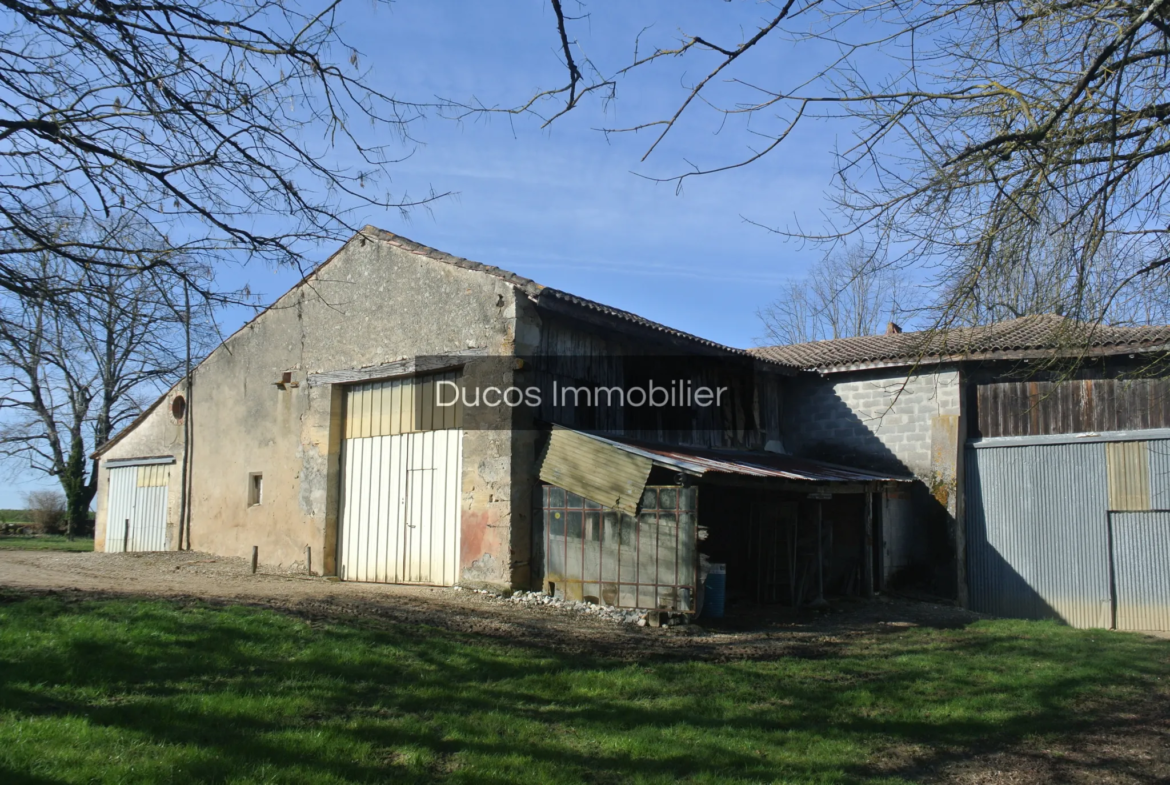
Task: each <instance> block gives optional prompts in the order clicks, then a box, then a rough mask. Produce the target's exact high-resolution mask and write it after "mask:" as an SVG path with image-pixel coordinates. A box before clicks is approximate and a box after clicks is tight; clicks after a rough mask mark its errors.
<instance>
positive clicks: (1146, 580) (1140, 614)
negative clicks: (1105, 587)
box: [1111, 511, 1170, 630]
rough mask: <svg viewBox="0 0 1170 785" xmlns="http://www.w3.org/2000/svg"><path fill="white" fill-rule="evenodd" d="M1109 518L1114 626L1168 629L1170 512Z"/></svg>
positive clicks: (1129, 628)
mask: <svg viewBox="0 0 1170 785" xmlns="http://www.w3.org/2000/svg"><path fill="white" fill-rule="evenodd" d="M1111 519H1112V525H1113V581H1114V586H1115V588H1116V592H1117V607H1116V613H1117V629H1119V630H1170V569H1168V566H1170V512H1164V511H1156V512H1122V513H1113V515H1112V516H1111Z"/></svg>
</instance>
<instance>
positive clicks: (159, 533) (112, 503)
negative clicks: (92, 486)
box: [106, 464, 171, 553]
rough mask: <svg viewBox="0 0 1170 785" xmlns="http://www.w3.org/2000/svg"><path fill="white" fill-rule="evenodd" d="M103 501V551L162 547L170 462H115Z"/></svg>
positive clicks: (163, 546)
mask: <svg viewBox="0 0 1170 785" xmlns="http://www.w3.org/2000/svg"><path fill="white" fill-rule="evenodd" d="M109 471H110V483H109V485H110V490H109V499H108V502H107V504H106V552H107V553H121V552H123V551H165V550H166V548H167V485H168V484H169V482H170V476H171V470H170V466H167V465H162V464H148V465H141V466H116V467H112V468H111V469H110V470H109Z"/></svg>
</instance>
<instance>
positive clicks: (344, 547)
mask: <svg viewBox="0 0 1170 785" xmlns="http://www.w3.org/2000/svg"><path fill="white" fill-rule="evenodd" d="M373 414H374V413H371V412H364V413H363V416H364V417H372V416H373ZM359 432H360V431H359ZM462 437H463V432H462V430H460V429H451V430H445V431H425V432H422V433H402V434H396V435H393V436H369V437H359V438H351V439H346V440H345V443H344V447H343V451H342V460H343V468H342V514H341V532H340V542H339V548H338V552H339V555H340V562H341V577H342V578H343V579H345V580H351V581H369V582H378V583H425V584H440V585H445V586H450V585H453V584H454V583H455V582H456V580H457V578H458V565H459V528H460V514H459V510H460V503H459V500H460V490H461V489H460V484H461V483H460V477H461V468H462V465H463V460H462V459H463V455H462V445H463V438H462Z"/></svg>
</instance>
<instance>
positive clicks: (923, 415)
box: [784, 368, 961, 481]
mask: <svg viewBox="0 0 1170 785" xmlns="http://www.w3.org/2000/svg"><path fill="white" fill-rule="evenodd" d="M786 398H787V403H788V406H787V410H786V412H785V416H784V420H785V444H786V445H787V446H788V448H789V449H790V450H791V451H792V452H794V453H796V454H799V455H806V456H808V457H815V458H819V459H821V460H826V461H833V462H836V463H847V464H856V465H859V466H867V467H871V468H875V469H884V470H888V471H898V472H904V473H909V474H913V475H915V476H916V477H919V478H920V479H922V480H923V481H929V480H930V479H931V478H932V472H933V471H934V470H935V469H936V468H937V467H936V461H935V460H934V456H933V455H932V444H933V442H934V441H935V439H936V437H935V430H936V428H937V427H938V426H939V421H938V419H937V418H939V417H944V418H946V417H954V418H957V417H958V416H959V414H960V405H961V394H960V384H959V372H958V370H957V369H955V368H940V369H938V370H931V371H928V372H923V373H919V374H914V375H907V373H906V369H883V370H876V371H857V372H853V373H846V374H833V375H828V376H823V377H819V378H805V379H800V380H797V381H795V382H794V383H793V384H792V386H791V387H790V392H789V394H788V395H787V396H786ZM944 422H945V421H944Z"/></svg>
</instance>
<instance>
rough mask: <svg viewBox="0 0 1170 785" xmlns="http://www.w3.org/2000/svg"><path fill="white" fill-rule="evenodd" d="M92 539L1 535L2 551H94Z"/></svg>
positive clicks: (54, 535) (59, 536)
mask: <svg viewBox="0 0 1170 785" xmlns="http://www.w3.org/2000/svg"><path fill="white" fill-rule="evenodd" d="M92 550H93V538H92V537H75V538H74V539H73V540H68V539H66V538H65V536H64V535H62V534H45V535H25V534H19V535H3V534H0V551H92Z"/></svg>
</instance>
